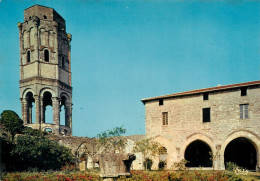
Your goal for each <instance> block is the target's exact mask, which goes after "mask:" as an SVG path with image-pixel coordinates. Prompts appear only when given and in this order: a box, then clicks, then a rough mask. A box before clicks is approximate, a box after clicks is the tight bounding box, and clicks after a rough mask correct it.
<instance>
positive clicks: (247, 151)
mask: <svg viewBox="0 0 260 181" xmlns="http://www.w3.org/2000/svg"><path fill="white" fill-rule="evenodd" d="M224 159H225V165H226V163H227V162H233V163H235V164H237V165H238V166H240V167H243V168H246V169H248V170H255V169H256V163H257V152H256V149H255V146H254V145H253V143H252V142H251V141H250V140H249V139H247V138H244V137H239V138H236V139H234V140H232V141H231V142H230V143H229V144H228V145H227V147H226V149H225V153H224Z"/></svg>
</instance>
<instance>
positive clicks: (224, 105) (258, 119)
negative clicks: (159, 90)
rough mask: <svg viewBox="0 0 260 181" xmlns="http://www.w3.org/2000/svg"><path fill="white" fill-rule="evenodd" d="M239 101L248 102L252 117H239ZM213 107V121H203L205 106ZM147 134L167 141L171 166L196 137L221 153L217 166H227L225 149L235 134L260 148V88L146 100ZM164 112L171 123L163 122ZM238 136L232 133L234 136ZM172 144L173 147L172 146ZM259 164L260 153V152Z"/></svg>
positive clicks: (166, 145)
mask: <svg viewBox="0 0 260 181" xmlns="http://www.w3.org/2000/svg"><path fill="white" fill-rule="evenodd" d="M240 104H249V118H248V119H240ZM203 108H210V109H211V113H210V115H211V121H210V122H203V121H202V109H203ZM145 112H146V133H147V136H149V137H157V140H158V141H159V142H161V140H164V139H166V140H168V141H164V143H165V145H164V146H165V147H166V148H167V150H168V149H170V150H172V151H171V152H168V155H169V156H168V157H171V159H170V163H169V164H168V167H169V166H170V165H171V164H172V163H173V162H174V161H180V160H181V159H182V158H184V152H185V149H186V147H187V146H188V145H189V144H190V143H191V142H192V141H195V140H202V141H204V142H206V143H207V144H208V145H209V146H210V147H211V149H212V152H213V154H218V155H219V160H216V161H215V163H213V164H214V167H215V168H216V169H224V150H225V146H226V145H227V144H228V142H229V141H232V140H231V138H232V139H235V138H236V137H246V138H248V139H249V140H250V141H252V142H253V144H254V145H255V147H256V149H257V150H260V137H259V135H260V89H259V87H258V88H248V90H247V96H241V91H240V89H236V90H232V91H225V92H224V91H222V92H215V93H211V94H209V100H203V94H200V95H191V96H185V97H176V98H171V99H170V98H168V99H164V105H159V101H158V100H153V101H148V102H146V103H145ZM162 112H168V122H169V123H168V125H162V119H163V118H162ZM235 134H236V136H233V135H235ZM170 147H171V148H170ZM257 164H258V166H259V153H258V163H257Z"/></svg>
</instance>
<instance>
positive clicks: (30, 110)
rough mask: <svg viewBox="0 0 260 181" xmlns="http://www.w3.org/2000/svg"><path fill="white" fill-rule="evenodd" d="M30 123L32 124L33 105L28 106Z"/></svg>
mask: <svg viewBox="0 0 260 181" xmlns="http://www.w3.org/2000/svg"><path fill="white" fill-rule="evenodd" d="M28 122H29V124H32V103H30V104H28Z"/></svg>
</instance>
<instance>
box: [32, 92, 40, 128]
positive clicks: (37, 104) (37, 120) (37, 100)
mask: <svg viewBox="0 0 260 181" xmlns="http://www.w3.org/2000/svg"><path fill="white" fill-rule="evenodd" d="M34 100H35V123H36V127H37V129H39V130H41V121H40V113H41V109H40V107H41V106H40V98H39V96H38V95H35V96H34Z"/></svg>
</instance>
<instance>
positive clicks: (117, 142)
mask: <svg viewBox="0 0 260 181" xmlns="http://www.w3.org/2000/svg"><path fill="white" fill-rule="evenodd" d="M125 132H126V129H124V128H123V127H122V126H121V127H116V128H114V129H112V130H107V131H104V132H102V133H100V134H98V135H97V138H98V142H97V147H98V148H100V150H102V153H115V152H116V151H117V150H118V151H122V150H123V149H124V148H125V145H126V139H125V138H124V137H122V135H123V134H125Z"/></svg>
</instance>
